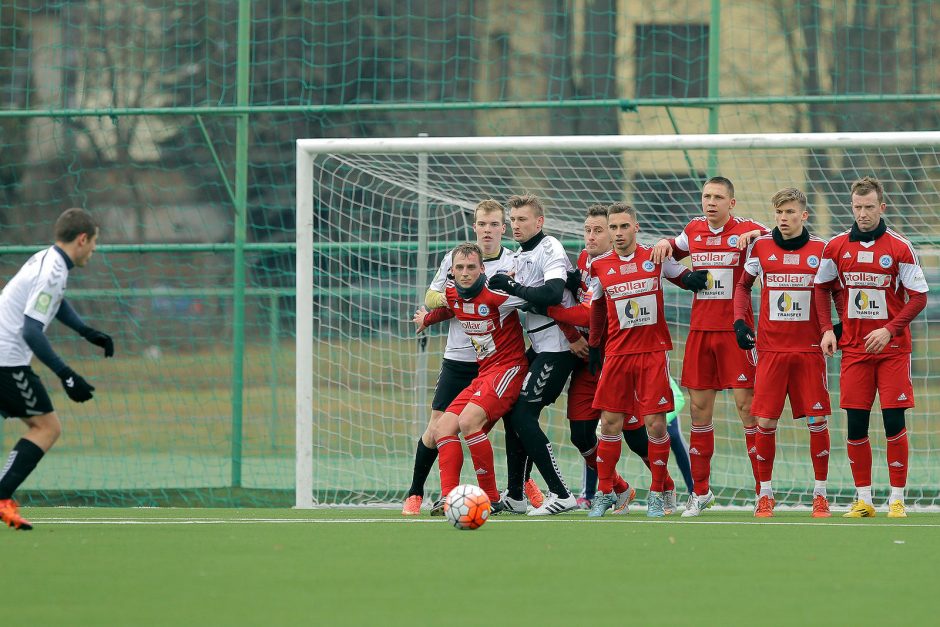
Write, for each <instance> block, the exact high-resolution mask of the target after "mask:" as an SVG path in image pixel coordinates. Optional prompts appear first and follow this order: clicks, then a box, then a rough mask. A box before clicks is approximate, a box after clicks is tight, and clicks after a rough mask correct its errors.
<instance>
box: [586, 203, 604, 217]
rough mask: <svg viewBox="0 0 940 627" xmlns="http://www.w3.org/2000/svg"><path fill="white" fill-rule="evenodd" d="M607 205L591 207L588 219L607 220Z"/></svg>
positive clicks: (588, 211)
mask: <svg viewBox="0 0 940 627" xmlns="http://www.w3.org/2000/svg"><path fill="white" fill-rule="evenodd" d="M606 217H607V205H591V206H590V207H588V210H587V216H585V219H586V218H606Z"/></svg>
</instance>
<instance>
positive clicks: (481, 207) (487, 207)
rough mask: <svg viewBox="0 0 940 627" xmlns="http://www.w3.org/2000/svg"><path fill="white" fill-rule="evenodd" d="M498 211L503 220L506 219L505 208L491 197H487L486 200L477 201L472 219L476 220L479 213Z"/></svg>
mask: <svg viewBox="0 0 940 627" xmlns="http://www.w3.org/2000/svg"><path fill="white" fill-rule="evenodd" d="M497 211H498V212H499V215H500V216H501V217H502V219H503V222H505V221H506V208H505V207H503V206H502V205H501V204H499V201H496V200H493V199H492V198H487V199H486V200H481V201H480V202H479V203H477V206H476V208H474V210H473V219H474V220H476V219H477V217H478V216H479V215H480V213H481V212H482V213H496V212H497Z"/></svg>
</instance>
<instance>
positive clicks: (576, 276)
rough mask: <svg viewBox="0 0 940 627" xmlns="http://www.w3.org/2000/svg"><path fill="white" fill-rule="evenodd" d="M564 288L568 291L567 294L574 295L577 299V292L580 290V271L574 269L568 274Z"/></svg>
mask: <svg viewBox="0 0 940 627" xmlns="http://www.w3.org/2000/svg"><path fill="white" fill-rule="evenodd" d="M565 287H566V288H567V289H568V291H569V292H571V293H572V294H574V297H575V298H576V299H577V298H578V290H580V289H581V271H580V270H577V269H575V270H572V271H571V272H569V273H568V280H567V281H565Z"/></svg>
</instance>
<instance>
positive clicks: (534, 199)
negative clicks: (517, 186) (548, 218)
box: [506, 194, 545, 218]
mask: <svg viewBox="0 0 940 627" xmlns="http://www.w3.org/2000/svg"><path fill="white" fill-rule="evenodd" d="M506 204H507V205H508V206H509V209H510V210H512V209H518V208H519V207H525V206H526V205H528V206H530V207H532V209H533V210H534V211H535V217H536V218H538V217H539V216H544V215H545V208H544V207H543V206H542V201H541V200H539V197H538V196H536V195H535V194H513V195H512V196H510V197H509V198H508V199H507V200H506Z"/></svg>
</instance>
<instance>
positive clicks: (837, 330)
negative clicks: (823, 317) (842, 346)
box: [832, 322, 842, 342]
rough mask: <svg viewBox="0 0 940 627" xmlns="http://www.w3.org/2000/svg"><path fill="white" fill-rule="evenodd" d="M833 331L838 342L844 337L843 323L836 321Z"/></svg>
mask: <svg viewBox="0 0 940 627" xmlns="http://www.w3.org/2000/svg"><path fill="white" fill-rule="evenodd" d="M832 332H833V333H835V334H836V342H838V341H839V340H841V339H842V323H841V322H836V323H835V324H834V325H832Z"/></svg>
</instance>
